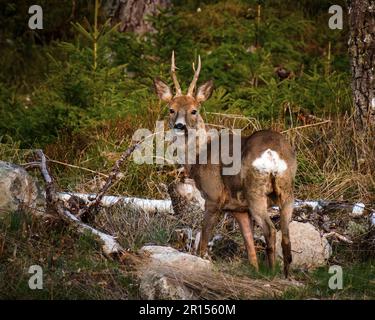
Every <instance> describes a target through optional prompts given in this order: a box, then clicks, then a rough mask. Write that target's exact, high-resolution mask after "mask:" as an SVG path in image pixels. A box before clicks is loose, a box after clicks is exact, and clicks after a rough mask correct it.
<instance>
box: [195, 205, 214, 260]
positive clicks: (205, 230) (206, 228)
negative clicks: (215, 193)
mask: <svg viewBox="0 0 375 320" xmlns="http://www.w3.org/2000/svg"><path fill="white" fill-rule="evenodd" d="M218 219H219V215H218V208H217V207H216V205H215V204H211V203H210V202H208V201H206V210H205V213H204V217H203V223H202V234H201V239H200V242H199V249H198V254H199V255H200V256H201V257H203V256H204V255H205V254H206V252H207V245H208V241H209V240H210V237H211V234H212V230H213V228H214V227H215V225H216V224H217V223H218Z"/></svg>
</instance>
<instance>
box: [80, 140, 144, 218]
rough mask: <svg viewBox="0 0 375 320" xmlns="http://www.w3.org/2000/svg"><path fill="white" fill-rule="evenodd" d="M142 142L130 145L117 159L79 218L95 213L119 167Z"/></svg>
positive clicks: (115, 177) (116, 175)
mask: <svg viewBox="0 0 375 320" xmlns="http://www.w3.org/2000/svg"><path fill="white" fill-rule="evenodd" d="M141 143H142V142H138V143H135V144H133V145H131V146H130V147H129V148H128V149H127V150H125V152H124V153H123V154H122V155H121V157H120V159H118V160H117V161H116V163H115V165H114V166H113V168H112V170H111V172H110V173H109V176H108V178H107V181H106V183H105V184H104V186H103V188H102V189H101V190H100V191H99V193H98V194H97V195H96V198H95V199H94V200H93V201H92V202H91V203H90V204H89V205H88V206H87V207H86V208H84V209H83V210H82V212H80V213H79V216H82V218H84V219H90V218H92V216H93V215H94V214H96V213H97V211H98V207H99V205H100V203H101V201H102V199H103V197H104V194H105V193H106V192H107V191H108V190H109V188H110V187H111V186H112V184H113V183H114V182H115V181H116V179H117V177H118V175H119V174H120V167H121V165H122V163H123V162H124V161H125V160H126V159H127V158H129V157H130V155H131V154H132V153H133V151H134V150H135V149H136V148H137V147H138V146H139V145H140V144H141Z"/></svg>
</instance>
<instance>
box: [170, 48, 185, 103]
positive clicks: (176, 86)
mask: <svg viewBox="0 0 375 320" xmlns="http://www.w3.org/2000/svg"><path fill="white" fill-rule="evenodd" d="M171 76H172V79H173V83H174V86H175V88H176V95H175V96H180V95H181V94H182V92H181V87H180V84H179V83H178V80H177V76H176V63H175V61H174V50H173V51H172V64H171Z"/></svg>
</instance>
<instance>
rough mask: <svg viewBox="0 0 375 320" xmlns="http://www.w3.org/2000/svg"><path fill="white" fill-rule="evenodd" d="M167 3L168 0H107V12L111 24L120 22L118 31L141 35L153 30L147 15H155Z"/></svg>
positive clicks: (168, 3)
mask: <svg viewBox="0 0 375 320" xmlns="http://www.w3.org/2000/svg"><path fill="white" fill-rule="evenodd" d="M168 5H170V0H109V1H108V4H107V12H108V16H109V17H110V18H111V22H112V24H116V23H120V26H119V31H121V32H125V31H131V32H134V33H136V34H140V35H141V34H144V33H146V32H154V31H155V29H154V28H153V26H152V24H151V22H150V21H147V19H146V18H147V16H155V15H156V14H157V13H158V11H159V8H166V7H168Z"/></svg>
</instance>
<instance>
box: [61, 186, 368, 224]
mask: <svg viewBox="0 0 375 320" xmlns="http://www.w3.org/2000/svg"><path fill="white" fill-rule="evenodd" d="M57 196H58V197H59V199H60V200H62V201H65V202H67V201H69V199H70V198H71V197H72V196H74V197H78V198H80V199H82V200H83V201H84V202H85V203H90V202H91V201H92V200H93V199H95V198H96V195H95V194H85V193H75V192H59V193H57ZM121 204H127V205H133V206H134V207H136V208H139V209H140V210H144V211H146V212H149V213H153V212H165V213H171V214H173V213H176V212H174V211H173V205H172V201H171V200H169V199H166V200H156V199H144V198H137V197H123V196H103V197H102V199H101V201H100V205H101V206H103V207H111V206H113V205H121ZM201 206H204V204H203V205H201ZM294 209H295V212H296V213H298V212H301V211H304V210H308V211H312V212H323V211H324V212H328V211H334V210H344V211H345V212H347V214H348V215H349V216H350V217H352V218H356V217H361V216H362V215H364V214H365V212H367V213H369V214H370V215H372V217H373V218H372V224H373V225H375V210H374V209H372V208H371V207H370V206H367V207H366V206H365V204H363V203H354V204H353V203H348V202H339V201H326V200H296V201H295V202H294ZM179 210H183V209H182V208H181V209H179ZM269 211H270V214H271V216H274V217H276V216H278V215H279V214H280V212H279V207H277V206H273V207H271V208H270V209H269ZM176 214H177V213H176Z"/></svg>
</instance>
